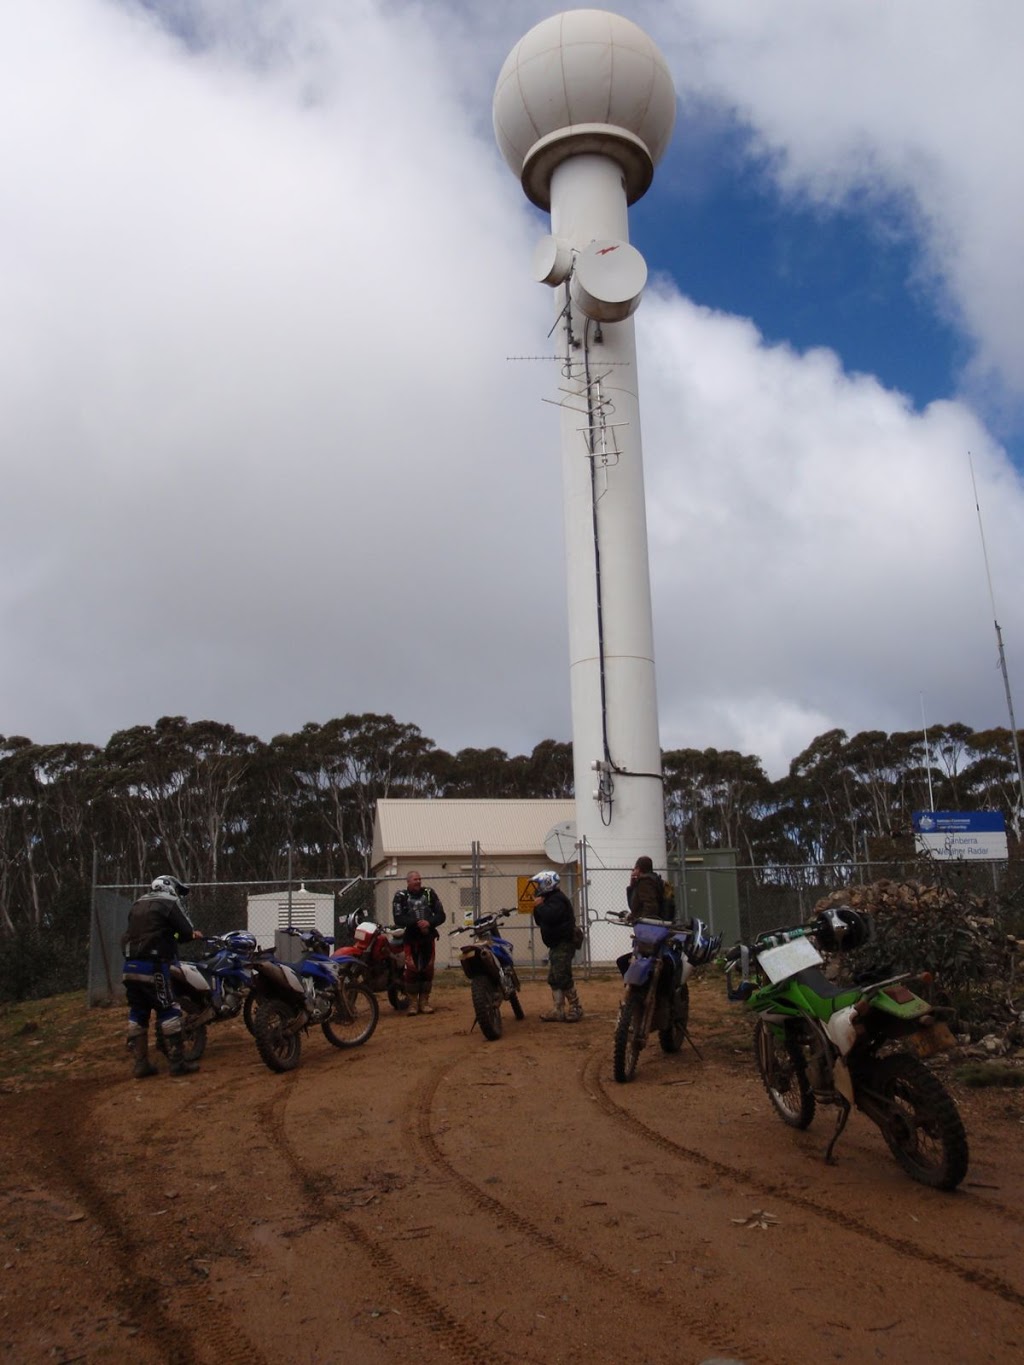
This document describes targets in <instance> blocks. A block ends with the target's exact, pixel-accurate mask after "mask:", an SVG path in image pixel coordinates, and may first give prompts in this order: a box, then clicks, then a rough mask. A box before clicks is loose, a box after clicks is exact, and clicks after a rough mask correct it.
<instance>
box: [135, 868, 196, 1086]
mask: <svg viewBox="0 0 1024 1365" xmlns="http://www.w3.org/2000/svg"><path fill="white" fill-rule="evenodd" d="M188 891H189V889H188V887H187V886H186V885H185V884H184V883H183V882H179V881H178V879H177V877H170V876H163V877H157V879H156V881H154V882H153V884H152V886H151V888H150V890H149V891H148V892H147V893H146V894H145V895H144V896H140V897H139V899H138V900H137V901H136V902H135V904H134V905H133V906H132V908H131V910H129V912H128V927H127V928H126V929H125V932H124V935H123V937H122V939H121V947H122V949H123V951H124V956H125V962H124V968H123V970H122V975H121V979H122V981H123V982H124V989H125V994H126V995H127V997H128V1049H129V1051H130V1052H131V1053H132V1055H133V1056H134V1058H135V1066H134V1068H133V1070H132V1075H134V1076H137V1077H139V1078H142V1077H143V1076H153V1075H155V1074H156V1067H155V1066H154V1065H153V1063H152V1062H151V1061H150V1060H149V1017H150V1015H151V1014H152V1013H153V1012H154V1011H155V1012H156V1021H157V1027H158V1028H159V1029H160V1032H161V1033H162V1034H163V1038H164V1044H165V1046H166V1048H167V1058H168V1061H169V1062H170V1064H171V1075H172V1076H184V1075H185V1074H186V1073H188V1072H190V1071H198V1070H199V1063H198V1062H186V1061H185V1059H184V1057H183V1055H182V1039H181V1006H180V1005H179V1004H178V1002H177V1001H176V1000H175V998H174V993H173V991H172V990H171V975H170V964H171V963H172V962H173V961H174V959H175V958H176V957H177V956H178V940H179V939H193V938H202V937H203V936H202V934H201V933H200V932H199V930H198V929H196V928H195V927H194V926H193V924H192V921H191V920H190V919H189V917H188V915H187V914H186V913H185V905H184V899H185V897H186V896H187V895H188Z"/></svg>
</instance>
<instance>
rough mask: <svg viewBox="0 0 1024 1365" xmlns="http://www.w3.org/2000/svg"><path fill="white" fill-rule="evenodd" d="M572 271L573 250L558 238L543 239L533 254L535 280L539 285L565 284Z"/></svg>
mask: <svg viewBox="0 0 1024 1365" xmlns="http://www.w3.org/2000/svg"><path fill="white" fill-rule="evenodd" d="M571 269H572V249H571V247H570V246H569V244H568V243H567V242H563V241H562V240H561V239H560V238H558V237H542V238H541V239H540V241H539V242H538V243H537V245H536V247H535V248H534V252H533V278H534V279H535V280H536V281H537V283H538V284H550V285H551V286H552V288H554V286H555V285H558V284H563V283H564V282H565V280H567V279H568V278H569V271H570V270H571Z"/></svg>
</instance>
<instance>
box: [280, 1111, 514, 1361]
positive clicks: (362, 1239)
mask: <svg viewBox="0 0 1024 1365" xmlns="http://www.w3.org/2000/svg"><path fill="white" fill-rule="evenodd" d="M290 1088H291V1087H290V1085H285V1086H283V1087H282V1088H281V1090H280V1091H279V1092H278V1094H276V1095H274V1096H273V1097H272V1098H271V1099H270V1100H268V1101H266V1102H265V1103H264V1104H263V1105H261V1106H260V1117H261V1119H262V1121H263V1125H264V1131H265V1132H266V1133H267V1135H268V1136H269V1138H270V1140H271V1142H272V1144H273V1145H274V1147H275V1149H276V1150H277V1152H278V1153H279V1154H280V1156H281V1157H282V1158H283V1159H284V1161H285V1163H286V1164H287V1166H288V1169H289V1171H290V1172H291V1175H292V1178H293V1179H294V1181H295V1183H296V1185H297V1186H298V1187H299V1190H300V1192H301V1195H302V1198H303V1200H304V1202H305V1204H306V1208H307V1212H308V1214H309V1217H310V1219H311V1220H312V1222H313V1223H330V1225H331V1227H332V1229H335V1230H337V1231H339V1232H340V1233H341V1234H342V1235H343V1236H344V1237H345V1238H346V1240H347V1241H348V1242H349V1243H350V1245H352V1246H354V1247H355V1248H356V1249H357V1250H358V1251H359V1252H360V1253H362V1255H363V1256H365V1258H366V1259H367V1260H368V1261H369V1262H370V1264H371V1266H372V1267H373V1268H374V1270H375V1271H377V1272H378V1274H379V1276H380V1277H381V1282H382V1283H385V1284H387V1285H388V1286H389V1289H390V1290H393V1291H395V1292H397V1293H398V1294H400V1295H401V1297H402V1299H403V1301H404V1302H405V1304H407V1305H408V1306H409V1307H410V1309H412V1310H413V1312H414V1313H415V1316H416V1318H417V1320H418V1321H419V1322H420V1323H422V1324H423V1325H424V1326H425V1327H427V1328H429V1329H430V1330H431V1331H432V1332H433V1333H434V1335H435V1336H436V1338H437V1341H438V1344H439V1345H440V1346H441V1348H442V1350H444V1351H446V1352H447V1353H448V1355H450V1356H451V1358H452V1360H453V1361H459V1362H462V1365H480V1363H481V1362H482V1361H489V1362H495V1361H499V1360H501V1359H502V1354H501V1353H500V1352H499V1351H498V1350H497V1349H496V1348H495V1347H494V1346H492V1345H489V1344H487V1343H485V1342H482V1341H481V1340H480V1339H479V1338H478V1337H476V1336H474V1334H473V1333H472V1332H471V1331H470V1330H469V1328H468V1327H466V1325H465V1324H464V1323H462V1322H460V1321H459V1320H458V1319H457V1318H456V1317H454V1316H453V1315H452V1314H451V1313H449V1312H448V1310H447V1309H446V1308H445V1307H444V1306H443V1305H442V1304H440V1303H439V1302H438V1301H437V1300H436V1299H435V1298H434V1297H433V1296H432V1295H431V1294H429V1293H427V1291H426V1290H425V1289H424V1288H423V1287H422V1285H420V1284H419V1283H418V1282H417V1281H416V1280H413V1279H410V1278H409V1276H407V1275H406V1274H405V1272H404V1271H403V1270H402V1269H401V1267H400V1266H399V1264H398V1262H397V1261H396V1260H395V1258H394V1257H393V1256H392V1255H391V1253H390V1252H388V1251H387V1250H386V1249H385V1248H384V1247H383V1246H381V1245H380V1243H379V1242H377V1241H375V1240H374V1239H373V1238H372V1237H371V1236H370V1235H369V1234H368V1233H367V1232H365V1231H364V1230H363V1229H362V1228H361V1227H360V1226H359V1224H358V1223H357V1222H355V1220H354V1219H351V1218H346V1217H344V1215H343V1214H340V1213H339V1212H337V1210H334V1209H331V1207H330V1202H331V1199H332V1196H333V1194H334V1191H333V1188H332V1184H331V1177H330V1176H329V1175H327V1174H325V1173H323V1172H321V1171H314V1170H312V1169H310V1167H309V1166H307V1165H306V1163H305V1162H304V1161H303V1160H302V1158H301V1156H300V1155H299V1153H298V1152H297V1151H296V1150H295V1148H294V1146H293V1145H292V1143H291V1140H290V1139H289V1137H288V1134H287V1132H286V1130H285V1111H286V1109H287V1105H288V1099H289V1090H290ZM504 1358H505V1359H509V1360H510V1359H511V1358H510V1357H507V1356H506V1357H504Z"/></svg>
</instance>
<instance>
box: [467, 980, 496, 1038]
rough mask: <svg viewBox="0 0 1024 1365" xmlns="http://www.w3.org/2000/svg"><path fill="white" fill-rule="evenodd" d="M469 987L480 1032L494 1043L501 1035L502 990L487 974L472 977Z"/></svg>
mask: <svg viewBox="0 0 1024 1365" xmlns="http://www.w3.org/2000/svg"><path fill="white" fill-rule="evenodd" d="M469 989H470V994H471V995H472V997H473V1013H474V1014H475V1015H476V1022H477V1023H478V1024H479V1025H480V1032H481V1033H482V1034H483V1035H484V1037H485V1038H486V1039H487V1041H488V1042H489V1043H494V1042H496V1041H497V1040H498V1039H499V1038H500V1037H501V992H500V991H499V990H498V988H497V986H496V985H495V984H494V982H493V981H491V980H490V978H489V977H486V976H474V977H472V978H471V979H470V983H469Z"/></svg>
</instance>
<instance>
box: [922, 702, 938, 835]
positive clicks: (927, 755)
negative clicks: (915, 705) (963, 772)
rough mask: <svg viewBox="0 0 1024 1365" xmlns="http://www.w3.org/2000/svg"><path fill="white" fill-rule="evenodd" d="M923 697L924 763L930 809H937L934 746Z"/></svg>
mask: <svg viewBox="0 0 1024 1365" xmlns="http://www.w3.org/2000/svg"><path fill="white" fill-rule="evenodd" d="M920 697H921V733H922V734H923V735H924V761H925V764H926V767H925V772H926V773H927V774H928V809H929V810H934V809H935V797H934V796H933V795H932V746H931V745H930V744H929V743H928V726H927V725H926V724H925V719H924V693H923V692H922V693H920Z"/></svg>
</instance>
